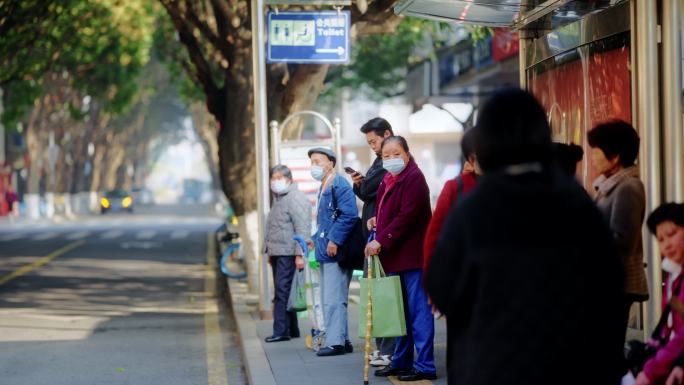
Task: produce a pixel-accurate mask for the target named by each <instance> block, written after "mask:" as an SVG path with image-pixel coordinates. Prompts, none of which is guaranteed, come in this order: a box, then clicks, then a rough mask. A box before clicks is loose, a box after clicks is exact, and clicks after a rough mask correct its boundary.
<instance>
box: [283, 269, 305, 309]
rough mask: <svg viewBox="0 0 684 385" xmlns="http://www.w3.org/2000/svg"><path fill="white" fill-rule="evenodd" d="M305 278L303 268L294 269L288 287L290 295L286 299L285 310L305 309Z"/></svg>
mask: <svg viewBox="0 0 684 385" xmlns="http://www.w3.org/2000/svg"><path fill="white" fill-rule="evenodd" d="M306 309H307V307H306V278H305V277H304V270H299V269H297V270H295V274H294V277H292V286H291V287H290V296H289V297H288V299H287V311H289V312H300V311H306Z"/></svg>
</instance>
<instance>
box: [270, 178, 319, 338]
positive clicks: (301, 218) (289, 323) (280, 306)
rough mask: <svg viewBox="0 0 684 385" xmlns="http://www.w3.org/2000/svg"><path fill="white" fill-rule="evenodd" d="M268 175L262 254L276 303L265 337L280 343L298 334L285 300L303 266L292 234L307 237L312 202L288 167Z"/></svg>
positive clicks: (292, 314) (301, 257) (297, 245)
mask: <svg viewBox="0 0 684 385" xmlns="http://www.w3.org/2000/svg"><path fill="white" fill-rule="evenodd" d="M270 174H271V191H272V192H273V207H272V208H271V210H270V211H269V213H268V218H267V220H266V234H265V237H264V253H266V254H267V255H268V257H269V261H270V262H271V267H272V268H273V280H274V281H275V302H274V303H273V334H272V335H271V336H269V337H266V342H280V341H287V340H289V339H290V338H297V337H299V327H298V326H297V313H293V312H288V311H287V299H288V297H289V295H290V288H291V285H292V278H293V276H294V272H295V268H297V269H303V268H304V258H303V256H304V250H302V249H301V247H300V246H299V244H298V243H297V242H295V241H294V240H292V237H294V236H295V235H301V236H303V237H305V238H308V237H309V235H310V234H311V204H310V203H309V201H308V200H307V198H306V196H304V194H303V193H302V192H300V191H299V190H297V188H296V187H295V186H294V185H293V184H292V172H291V171H290V169H289V168H288V167H287V166H283V165H277V166H274V167H273V168H272V169H271V173H270Z"/></svg>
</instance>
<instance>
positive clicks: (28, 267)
mask: <svg viewBox="0 0 684 385" xmlns="http://www.w3.org/2000/svg"><path fill="white" fill-rule="evenodd" d="M84 243H85V241H83V240H81V241H77V242H74V243H70V244H68V245H66V246H64V247H62V248H61V249H58V250H55V251H53V252H52V253H50V254H48V255H46V256H44V257H43V258H41V259H39V260H37V261H35V262H33V263H29V264H28V265H24V266H22V267H21V268H19V269H18V270H15V271H14V272H12V273H10V274H7V275H5V276H3V277H2V278H0V285H4V284H6V283H7V282H9V281H11V280H13V279H15V278H19V277H21V276H22V275H24V274H26V273H30V272H31V271H33V270H36V269H37V268H39V267H41V266H43V265H45V264H47V263H50V261H52V260H53V259H55V258H57V257H59V256H60V255H63V254H66V253H68V252H69V251H71V250H73V249H75V248H77V247H79V246H81V245H83V244H84Z"/></svg>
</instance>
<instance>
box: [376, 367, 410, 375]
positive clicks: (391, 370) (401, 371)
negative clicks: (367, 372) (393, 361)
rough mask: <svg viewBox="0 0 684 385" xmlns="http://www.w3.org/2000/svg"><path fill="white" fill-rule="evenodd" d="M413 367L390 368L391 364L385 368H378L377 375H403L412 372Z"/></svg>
mask: <svg viewBox="0 0 684 385" xmlns="http://www.w3.org/2000/svg"><path fill="white" fill-rule="evenodd" d="M411 371H412V369H402V368H390V367H389V366H387V367H385V368H384V369H378V370H376V371H375V376H376V377H389V376H403V375H405V374H409V373H411Z"/></svg>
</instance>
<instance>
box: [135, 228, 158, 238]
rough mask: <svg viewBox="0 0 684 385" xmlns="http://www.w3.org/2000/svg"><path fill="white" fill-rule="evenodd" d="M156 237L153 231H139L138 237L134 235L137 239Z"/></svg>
mask: <svg viewBox="0 0 684 385" xmlns="http://www.w3.org/2000/svg"><path fill="white" fill-rule="evenodd" d="M156 235H157V232H156V231H154V230H145V231H141V232H140V233H138V235H136V236H135V237H136V238H137V239H152V238H154V237H155V236H156Z"/></svg>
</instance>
